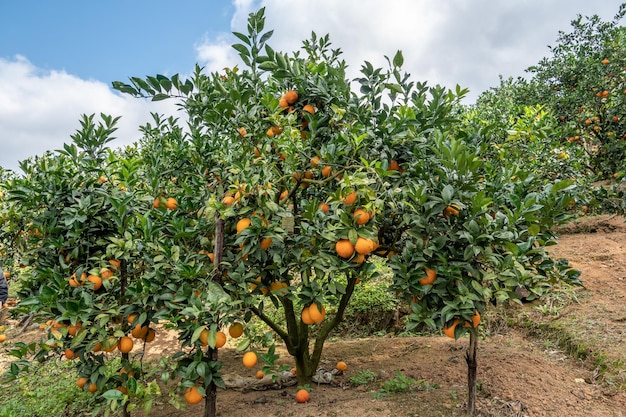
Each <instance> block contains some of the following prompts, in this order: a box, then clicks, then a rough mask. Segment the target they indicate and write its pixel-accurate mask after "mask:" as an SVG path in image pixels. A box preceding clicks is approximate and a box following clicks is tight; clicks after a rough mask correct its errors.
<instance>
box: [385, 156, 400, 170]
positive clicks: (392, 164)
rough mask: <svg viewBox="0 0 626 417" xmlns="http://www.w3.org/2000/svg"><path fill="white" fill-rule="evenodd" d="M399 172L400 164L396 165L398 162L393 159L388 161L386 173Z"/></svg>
mask: <svg viewBox="0 0 626 417" xmlns="http://www.w3.org/2000/svg"><path fill="white" fill-rule="evenodd" d="M399 170H400V164H398V161H396V160H394V159H392V160H391V161H389V167H388V168H387V171H399Z"/></svg>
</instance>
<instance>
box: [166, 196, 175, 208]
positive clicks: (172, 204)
mask: <svg viewBox="0 0 626 417" xmlns="http://www.w3.org/2000/svg"><path fill="white" fill-rule="evenodd" d="M165 208H167V209H169V210H176V209H177V208H178V201H176V199H175V198H174V197H170V198H168V199H167V200H166V201H165Z"/></svg>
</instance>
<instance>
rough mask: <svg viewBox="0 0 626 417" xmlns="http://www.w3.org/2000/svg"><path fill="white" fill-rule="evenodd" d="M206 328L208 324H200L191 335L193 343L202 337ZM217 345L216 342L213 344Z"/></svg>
mask: <svg viewBox="0 0 626 417" xmlns="http://www.w3.org/2000/svg"><path fill="white" fill-rule="evenodd" d="M204 330H206V326H198V327H197V328H196V330H194V332H193V335H192V336H191V343H195V342H196V340H198V339H199V338H200V334H201V333H202V332H203V331H204ZM213 346H215V343H214V344H213Z"/></svg>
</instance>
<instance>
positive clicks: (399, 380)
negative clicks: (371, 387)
mask: <svg viewBox="0 0 626 417" xmlns="http://www.w3.org/2000/svg"><path fill="white" fill-rule="evenodd" d="M416 384H417V381H416V380H414V379H413V378H409V377H407V376H406V375H404V374H403V373H402V372H400V371H396V376H395V377H393V378H389V379H388V380H386V381H385V382H383V383H382V384H380V391H381V392H384V393H387V394H390V393H391V394H393V393H398V392H407V391H411V390H412V389H413V388H414V387H415V385H416Z"/></svg>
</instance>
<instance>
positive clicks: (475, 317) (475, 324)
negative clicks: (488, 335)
mask: <svg viewBox="0 0 626 417" xmlns="http://www.w3.org/2000/svg"><path fill="white" fill-rule="evenodd" d="M479 324H480V313H479V312H478V310H476V314H474V315H473V316H472V322H471V323H470V322H469V321H466V322H465V327H473V328H477V327H478V325H479Z"/></svg>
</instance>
